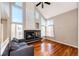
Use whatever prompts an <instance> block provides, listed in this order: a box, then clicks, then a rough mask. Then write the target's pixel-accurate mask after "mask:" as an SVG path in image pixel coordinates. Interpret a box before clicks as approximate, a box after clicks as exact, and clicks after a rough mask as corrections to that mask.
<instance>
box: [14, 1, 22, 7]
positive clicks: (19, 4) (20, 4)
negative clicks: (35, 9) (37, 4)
mask: <svg viewBox="0 0 79 59" xmlns="http://www.w3.org/2000/svg"><path fill="white" fill-rule="evenodd" d="M15 5H17V6H19V7H22V6H23V3H22V2H16V3H15Z"/></svg>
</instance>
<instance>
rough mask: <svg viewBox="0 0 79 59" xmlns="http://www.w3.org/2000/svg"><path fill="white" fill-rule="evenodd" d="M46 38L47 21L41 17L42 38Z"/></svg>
mask: <svg viewBox="0 0 79 59" xmlns="http://www.w3.org/2000/svg"><path fill="white" fill-rule="evenodd" d="M43 36H45V19H44V18H42V17H41V37H43Z"/></svg>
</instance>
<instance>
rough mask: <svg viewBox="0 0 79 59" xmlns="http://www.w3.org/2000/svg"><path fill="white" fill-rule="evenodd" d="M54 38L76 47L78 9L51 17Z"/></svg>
mask: <svg viewBox="0 0 79 59" xmlns="http://www.w3.org/2000/svg"><path fill="white" fill-rule="evenodd" d="M53 20H54V30H55V40H56V41H59V42H61V43H63V44H67V45H71V46H74V47H78V10H77V9H75V10H72V11H70V12H67V13H64V14H61V15H58V16H56V17H53Z"/></svg>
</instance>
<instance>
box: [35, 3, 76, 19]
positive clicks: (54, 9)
mask: <svg viewBox="0 0 79 59" xmlns="http://www.w3.org/2000/svg"><path fill="white" fill-rule="evenodd" d="M35 4H37V3H35ZM36 8H37V9H38V10H39V12H40V13H41V14H42V15H43V16H44V17H45V18H46V19H49V18H51V17H54V16H57V15H60V14H62V13H65V12H68V11H70V10H73V9H76V8H77V3H76V2H51V4H50V5H46V4H44V8H42V7H41V5H39V6H38V7H36Z"/></svg>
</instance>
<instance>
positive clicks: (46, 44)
mask: <svg viewBox="0 0 79 59" xmlns="http://www.w3.org/2000/svg"><path fill="white" fill-rule="evenodd" d="M33 45H34V55H35V56H77V55H78V49H77V48H73V47H70V46H67V45H63V44H60V43H57V42H53V41H49V40H44V41H42V42H41V41H40V42H36V43H33Z"/></svg>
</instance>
